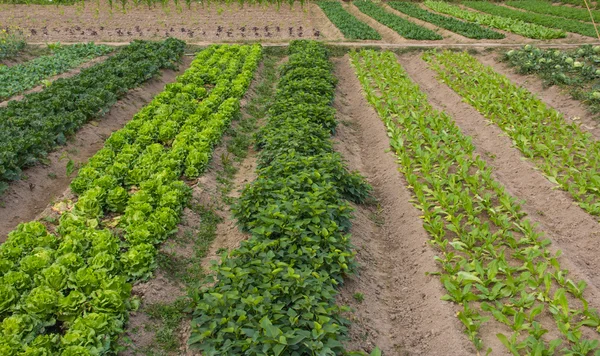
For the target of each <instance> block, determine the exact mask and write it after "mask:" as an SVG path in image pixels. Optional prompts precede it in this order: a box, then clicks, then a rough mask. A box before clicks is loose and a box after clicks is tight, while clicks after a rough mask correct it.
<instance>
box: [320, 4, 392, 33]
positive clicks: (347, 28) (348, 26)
mask: <svg viewBox="0 0 600 356" xmlns="http://www.w3.org/2000/svg"><path fill="white" fill-rule="evenodd" d="M317 5H319V7H320V8H321V10H323V12H324V13H325V15H327V18H328V19H329V20H330V21H331V22H332V23H333V24H334V25H335V27H337V28H338V29H339V30H340V31H341V32H342V33H343V34H344V37H345V38H346V39H349V40H380V39H381V35H380V34H379V33H378V32H377V31H376V30H374V29H373V28H371V27H370V26H369V25H367V24H366V23H364V22H362V21H360V20H359V19H357V18H356V17H354V16H353V15H352V14H351V13H349V12H348V11H346V9H344V7H343V6H342V4H341V3H339V2H337V1H319V2H318V3H317Z"/></svg>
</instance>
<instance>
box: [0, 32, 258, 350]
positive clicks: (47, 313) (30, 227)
mask: <svg viewBox="0 0 600 356" xmlns="http://www.w3.org/2000/svg"><path fill="white" fill-rule="evenodd" d="M179 43H180V42H179V41H177V42H174V43H173V44H179ZM147 46H148V48H155V47H154V45H152V44H148V45H147ZM170 50H171V51H176V52H174V53H173V52H172V53H171V54H169V56H175V55H177V53H179V55H181V52H182V50H183V47H182V46H180V45H178V46H176V47H175V48H171V49H170ZM261 51H262V49H261V47H260V45H254V46H239V45H231V46H211V47H209V48H208V49H206V50H204V51H202V52H200V54H199V55H198V56H197V57H196V59H195V60H194V61H193V62H192V64H191V66H190V68H189V69H188V70H187V71H186V72H185V73H184V74H182V75H181V76H179V77H178V78H177V82H176V83H173V84H170V85H168V86H167V88H166V89H165V90H164V91H163V92H162V93H161V94H159V95H157V96H156V97H155V99H154V100H153V101H152V102H151V103H150V104H148V105H147V106H146V107H144V108H143V109H142V110H141V111H140V112H139V113H138V114H137V115H136V116H135V117H134V119H133V120H131V121H130V122H129V123H128V124H127V125H126V126H125V127H124V128H123V129H121V130H119V131H117V132H115V133H113V135H112V136H111V137H110V138H109V139H108V140H107V141H106V143H105V147H104V148H103V149H101V150H100V151H98V153H97V154H96V155H95V156H94V157H92V158H91V159H90V161H89V162H88V164H87V165H86V166H85V167H84V168H83V169H82V170H81V172H80V174H79V175H78V177H77V178H75V180H74V182H73V183H74V184H73V190H74V191H75V192H76V193H77V194H78V199H77V201H76V203H75V204H74V207H73V208H72V209H71V210H70V211H66V212H64V213H63V214H62V216H61V217H60V220H59V224H58V226H57V228H56V232H55V233H52V234H51V233H49V232H48V231H47V230H46V227H45V226H44V225H43V224H41V223H39V222H30V223H25V224H21V225H19V226H18V227H17V229H16V230H15V231H13V232H11V233H10V234H9V236H8V239H7V241H6V242H5V243H4V244H3V245H1V246H0V286H2V287H0V297H1V298H2V299H0V300H1V302H0V321H1V322H2V324H1V325H2V327H4V330H0V350H2V353H3V354H21V353H25V354H27V352H34V351H35V350H37V349H38V348H41V349H44V350H45V351H44V352H46V353H45V354H61V355H101V354H113V353H115V352H116V349H115V345H116V340H117V338H118V336H119V334H120V333H122V331H123V330H122V329H123V325H124V323H125V322H126V320H127V317H128V312H129V310H132V309H135V308H137V304H138V303H137V301H136V300H135V299H131V284H130V283H131V282H135V281H139V280H144V279H147V278H149V277H150V276H151V275H152V273H153V271H154V269H155V268H156V265H157V258H156V255H157V252H156V250H157V248H156V246H157V245H158V244H159V243H160V242H162V241H164V240H165V239H166V238H168V237H169V235H171V234H172V233H174V232H175V231H176V230H177V224H178V223H179V220H180V215H181V212H182V210H183V208H184V207H185V205H186V204H187V202H188V200H189V197H190V189H189V187H188V186H187V185H186V184H185V183H184V182H182V181H181V180H180V177H181V176H182V175H183V172H184V170H187V169H188V168H186V167H188V164H189V162H188V161H189V160H188V157H189V155H190V154H191V152H197V153H203V154H204V155H206V156H210V154H211V152H212V149H213V147H214V146H215V145H216V144H217V143H218V142H219V140H220V137H221V135H222V134H223V132H225V130H226V129H227V125H228V124H229V122H230V121H231V120H232V119H233V118H235V116H236V110H237V109H238V107H239V101H240V99H241V97H242V95H243V94H244V93H245V91H246V89H247V87H248V86H249V84H250V81H251V80H252V76H253V74H254V71H255V70H256V68H257V66H258V62H259V60H260V57H261ZM146 54H147V55H149V54H148V53H146ZM139 69H140V70H142V69H144V67H141V68H139ZM123 74H126V72H125V73H123ZM146 75H148V74H146ZM206 88H212V89H211V90H210V92H209V93H207V90H206ZM194 115H201V117H202V119H201V120H200V121H196V120H198V117H194ZM169 121H171V122H174V124H173V125H171V127H172V128H174V132H171V133H169V134H161V132H160V131H161V129H162V128H163V127H165V126H167V125H166V124H165V123H166V122H169ZM203 167H204V166H194V168H195V169H197V170H198V171H200V170H201V169H203ZM109 211H110V212H112V213H111V214H108V212H109ZM114 213H117V214H116V216H115V214H114ZM25 327H27V328H25ZM7 328H10V329H11V333H10V335H9V333H8V330H7ZM7 335H8V336H10V337H8V336H7ZM36 340H38V341H36ZM35 352H37V351H35ZM40 352H42V351H40ZM42 354H44V353H42Z"/></svg>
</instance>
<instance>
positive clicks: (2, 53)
mask: <svg viewBox="0 0 600 356" xmlns="http://www.w3.org/2000/svg"><path fill="white" fill-rule="evenodd" d="M25 45H26V43H25V37H24V36H23V35H22V34H20V33H18V32H12V31H10V32H9V31H7V30H6V29H2V30H0V60H3V59H9V58H13V57H15V56H16V55H17V54H18V53H19V52H20V51H21V50H23V49H24V48H25ZM0 68H1V66H0Z"/></svg>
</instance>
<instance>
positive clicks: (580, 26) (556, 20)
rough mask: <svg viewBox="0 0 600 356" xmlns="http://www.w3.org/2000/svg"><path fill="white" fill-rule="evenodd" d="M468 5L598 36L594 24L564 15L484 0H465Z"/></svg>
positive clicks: (568, 30) (537, 23) (485, 10)
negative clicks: (539, 12)
mask: <svg viewBox="0 0 600 356" xmlns="http://www.w3.org/2000/svg"><path fill="white" fill-rule="evenodd" d="M463 4H465V5H466V6H468V7H470V8H473V9H475V10H479V11H483V12H487V13H489V14H492V15H496V16H502V17H505V18H511V19H515V20H521V21H525V22H528V23H531V24H536V25H540V26H545V27H549V28H557V29H559V30H563V31H567V32H574V33H578V34H580V35H584V36H588V37H593V38H597V37H598V36H597V35H596V30H595V29H594V25H592V24H587V23H581V22H579V21H573V20H568V19H565V18H562V17H556V16H550V15H543V14H538V13H531V12H524V11H520V10H514V9H510V8H508V7H505V6H500V5H496V4H492V3H489V2H483V1H465V2H463Z"/></svg>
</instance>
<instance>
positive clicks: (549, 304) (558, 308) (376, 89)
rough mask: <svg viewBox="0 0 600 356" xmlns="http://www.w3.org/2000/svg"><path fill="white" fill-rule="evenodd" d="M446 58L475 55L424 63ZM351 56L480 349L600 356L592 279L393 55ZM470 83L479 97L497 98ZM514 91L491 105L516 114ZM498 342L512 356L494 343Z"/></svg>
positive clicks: (433, 54) (434, 56) (450, 297)
mask: <svg viewBox="0 0 600 356" xmlns="http://www.w3.org/2000/svg"><path fill="white" fill-rule="evenodd" d="M445 56H448V57H454V58H455V59H456V61H455V62H460V63H461V64H462V63H464V62H465V61H466V57H467V56H468V54H467V53H458V54H457V53H454V52H449V51H445V52H443V53H440V52H437V51H430V52H427V53H426V54H425V56H424V58H425V59H426V60H428V61H431V62H436V61H438V60H439V59H440V57H445ZM351 58H352V61H353V64H354V66H355V68H356V71H357V75H358V77H359V80H360V81H361V83H362V85H363V89H364V92H365V96H366V98H367V100H368V101H369V102H370V103H371V105H372V106H373V107H374V108H375V109H376V111H377V112H378V113H379V115H380V117H381V119H382V121H383V124H384V125H385V127H386V129H387V131H388V136H389V137H390V145H391V146H392V150H393V151H394V152H395V153H396V155H397V156H398V162H399V170H400V171H401V172H402V173H403V174H404V176H405V178H406V181H407V185H408V187H409V188H410V189H411V190H412V191H413V195H414V198H415V199H414V204H415V206H416V208H418V209H419V210H421V212H422V216H421V218H422V219H423V227H424V228H425V229H426V230H427V232H428V233H429V235H430V236H431V239H430V241H429V243H430V244H431V245H432V246H434V247H435V248H436V257H435V259H436V261H437V262H438V265H439V267H440V273H439V275H440V281H441V283H442V285H443V286H444V288H445V289H446V292H447V294H446V295H444V296H443V297H442V299H443V300H447V301H452V302H454V303H455V304H456V307H457V308H458V311H457V313H456V317H457V319H458V320H459V321H460V322H461V323H463V325H464V330H465V333H466V334H467V336H468V337H469V339H470V340H471V341H472V342H473V344H474V345H475V347H476V348H477V349H478V350H479V352H478V353H480V354H484V353H485V354H492V353H494V352H496V353H503V352H506V351H508V352H510V353H511V354H513V355H558V354H560V355H593V354H594V352H595V354H598V350H599V348H598V333H597V330H596V328H598V327H599V326H600V315H598V312H597V310H595V309H594V308H592V307H588V305H589V299H587V298H588V297H587V295H588V294H587V293H586V292H585V289H586V283H585V281H578V280H573V279H570V278H572V277H571V276H569V275H568V271H567V270H564V269H563V268H562V267H561V264H560V262H559V259H558V256H560V252H553V251H552V250H551V248H550V247H549V245H550V240H548V239H545V238H544V236H543V232H541V231H540V229H538V228H536V226H535V224H534V223H533V222H531V221H530V220H529V219H527V218H526V217H525V214H524V212H523V211H522V209H521V206H520V203H519V202H518V201H517V199H515V198H514V197H513V196H511V195H510V194H509V193H508V192H507V191H506V189H505V188H504V186H503V185H502V184H500V183H499V182H498V181H497V180H495V179H494V177H493V171H492V169H491V167H490V165H489V164H487V162H486V161H485V160H483V159H482V158H481V157H479V156H478V155H477V153H476V151H475V146H474V145H473V143H472V140H471V138H470V137H468V136H466V135H464V134H463V133H462V132H461V130H460V128H459V127H458V126H457V125H456V124H455V123H454V120H453V118H452V117H450V116H449V115H447V114H446V113H444V112H440V111H437V110H435V109H434V108H433V107H432V106H431V105H430V104H429V102H428V99H427V96H426V95H425V94H424V93H423V92H422V91H421V90H420V89H419V87H418V85H416V84H415V83H414V82H413V81H412V80H411V79H410V77H409V76H408V74H407V73H406V72H405V71H404V69H403V68H402V67H401V65H400V64H399V63H398V60H397V58H396V56H395V55H394V53H391V52H376V51H372V50H369V51H361V52H360V53H353V54H352V55H351ZM471 58H472V57H471ZM473 60H474V59H473ZM468 62H470V61H468ZM461 69H462V68H461ZM457 72H458V70H457ZM470 74H471V73H464V70H463V71H462V73H461V75H462V76H463V77H470ZM478 81H479V82H482V78H481V77H478ZM469 85H470V88H469V90H471V91H478V92H480V93H481V94H483V95H488V93H490V91H488V90H486V89H489V88H485V87H481V86H480V85H474V84H473V83H469ZM514 91H515V89H514V88H510V89H508V88H507V92H510V94H512V92H514ZM510 94H509V95H506V98H507V99H510V100H511V102H510V103H508V104H507V103H505V102H499V101H497V100H493V99H492V100H486V104H488V105H490V106H494V107H504V108H506V110H507V111H509V110H510V108H511V104H512V103H515V102H516V103H518V102H520V101H519V99H517V98H514V97H513V96H512V95H510ZM469 102H471V101H470V100H469ZM532 112H535V111H533V110H532ZM521 117H525V116H524V115H523V116H521ZM526 137H528V138H529V137H531V136H526ZM494 337H497V338H498V340H499V341H500V342H501V343H502V344H503V345H504V346H505V347H506V350H497V349H494V350H492V349H491V348H490V347H489V346H490V344H495V343H496V342H494V340H490V338H494Z"/></svg>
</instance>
